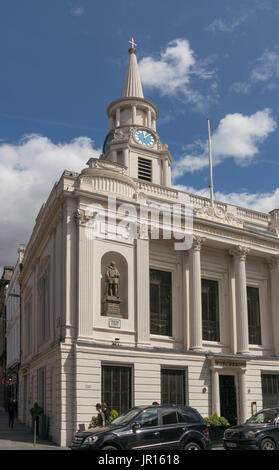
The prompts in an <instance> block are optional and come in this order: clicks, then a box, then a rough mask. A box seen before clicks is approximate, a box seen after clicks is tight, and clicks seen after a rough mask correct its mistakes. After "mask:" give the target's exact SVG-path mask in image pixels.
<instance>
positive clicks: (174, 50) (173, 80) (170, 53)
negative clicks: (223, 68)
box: [139, 39, 216, 110]
mask: <svg viewBox="0 0 279 470" xmlns="http://www.w3.org/2000/svg"><path fill="white" fill-rule="evenodd" d="M210 60H211V59H210V58H208V59H206V60H197V59H196V57H195V54H194V51H193V50H192V49H191V47H190V43H189V41H188V40H187V39H175V40H173V41H170V42H169V43H168V44H167V47H166V49H165V51H164V52H162V53H161V54H160V57H159V58H154V57H151V56H149V57H144V58H143V59H141V60H140V61H139V68H140V73H141V79H142V83H143V85H144V87H146V88H150V89H157V90H159V92H160V93H161V94H162V95H169V96H175V97H176V98H180V99H183V100H186V101H188V102H190V103H193V104H194V106H195V107H196V109H200V110H201V109H202V108H204V107H205V106H206V105H207V101H208V100H209V95H208V97H206V96H204V94H203V93H201V92H200V91H199V90H197V89H194V88H193V87H192V82H193V79H194V78H195V80H196V82H197V81H203V80H211V79H213V78H214V76H215V71H212V70H211V71H210V70H208V64H209V63H210ZM195 85H196V83H195ZM214 88H216V80H215V81H214V83H213V85H212V88H211V91H212V89H214Z"/></svg>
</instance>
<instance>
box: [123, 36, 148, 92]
mask: <svg viewBox="0 0 279 470" xmlns="http://www.w3.org/2000/svg"><path fill="white" fill-rule="evenodd" d="M129 43H130V44H131V47H130V49H129V54H130V59H129V65H128V69H127V73H126V79H125V85H124V90H123V98H124V97H133V98H143V97H144V96H143V92H142V86H141V79H140V73H139V68H138V63H137V57H136V53H137V50H136V48H135V46H136V43H135V41H134V38H132V39H131V40H130V41H129Z"/></svg>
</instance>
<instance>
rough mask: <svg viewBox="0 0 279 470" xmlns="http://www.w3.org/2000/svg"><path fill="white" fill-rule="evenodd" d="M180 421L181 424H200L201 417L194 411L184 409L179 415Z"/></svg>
mask: <svg viewBox="0 0 279 470" xmlns="http://www.w3.org/2000/svg"><path fill="white" fill-rule="evenodd" d="M178 420H179V422H180V423H199V422H200V421H201V417H200V416H199V415H198V414H197V413H196V412H194V411H193V410H191V409H187V408H184V409H182V410H181V412H180V413H178Z"/></svg>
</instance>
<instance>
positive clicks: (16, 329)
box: [6, 245, 24, 400]
mask: <svg viewBox="0 0 279 470" xmlns="http://www.w3.org/2000/svg"><path fill="white" fill-rule="evenodd" d="M23 256H24V246H23V245H21V246H20V247H19V249H18V259H17V263H16V265H15V268H14V271H13V275H12V278H11V280H10V283H9V286H8V289H7V301H6V302H7V303H6V308H7V311H6V376H7V377H8V378H9V379H10V381H11V385H10V386H8V391H9V397H12V398H15V399H16V400H17V398H18V371H19V367H20V341H21V339H20V336H21V335H20V327H21V325H20V316H21V312H20V308H21V302H20V285H19V276H20V272H21V264H22V260H23Z"/></svg>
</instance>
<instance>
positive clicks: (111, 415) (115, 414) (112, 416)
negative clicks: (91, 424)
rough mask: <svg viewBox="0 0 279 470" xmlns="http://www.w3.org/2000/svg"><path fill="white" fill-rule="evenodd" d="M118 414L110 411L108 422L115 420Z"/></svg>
mask: <svg viewBox="0 0 279 470" xmlns="http://www.w3.org/2000/svg"><path fill="white" fill-rule="evenodd" d="M117 416H118V412H117V411H116V410H111V412H110V417H109V420H110V422H111V421H113V420H114V419H115V418H117Z"/></svg>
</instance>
